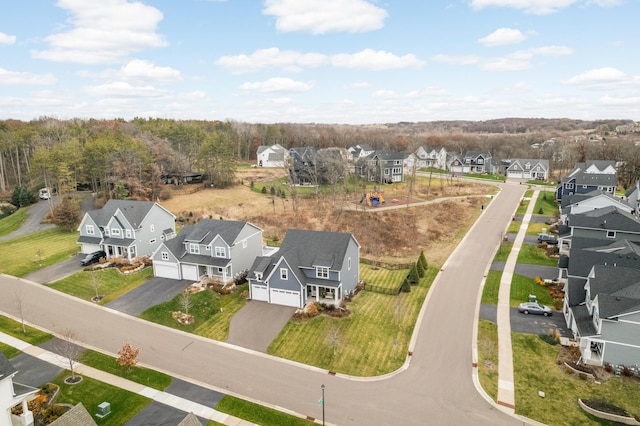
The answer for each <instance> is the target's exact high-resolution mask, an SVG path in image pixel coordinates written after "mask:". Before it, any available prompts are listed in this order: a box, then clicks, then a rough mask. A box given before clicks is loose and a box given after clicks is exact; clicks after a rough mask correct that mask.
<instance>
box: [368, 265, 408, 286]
mask: <svg viewBox="0 0 640 426" xmlns="http://www.w3.org/2000/svg"><path fill="white" fill-rule="evenodd" d="M408 274H409V269H394V270H391V269H384V268H380V267H377V266H373V265H367V264H365V263H361V264H360V280H362V281H364V282H365V283H367V284H368V285H372V286H375V287H379V288H381V289H384V290H390V291H391V290H393V289H397V288H399V287H400V285H401V284H402V282H403V281H404V279H405V278H406V276H407V275H408Z"/></svg>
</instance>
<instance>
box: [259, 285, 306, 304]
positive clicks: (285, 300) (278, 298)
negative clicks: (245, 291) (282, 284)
mask: <svg viewBox="0 0 640 426" xmlns="http://www.w3.org/2000/svg"><path fill="white" fill-rule="evenodd" d="M251 299H253V300H260V301H263V302H269V303H271V304H274V305H284V306H294V307H296V308H298V307H300V292H299V291H289V290H277V289H273V288H272V289H268V288H267V286H266V285H260V284H251Z"/></svg>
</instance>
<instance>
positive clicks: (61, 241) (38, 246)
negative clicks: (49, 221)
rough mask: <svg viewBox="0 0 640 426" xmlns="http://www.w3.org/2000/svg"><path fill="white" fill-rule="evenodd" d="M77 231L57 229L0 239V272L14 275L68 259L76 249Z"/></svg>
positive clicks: (23, 274) (18, 275)
mask: <svg viewBox="0 0 640 426" xmlns="http://www.w3.org/2000/svg"><path fill="white" fill-rule="evenodd" d="M77 240H78V234H77V233H76V232H64V231H61V230H59V229H57V228H53V229H46V230H44V231H39V232H34V233H32V234H28V235H24V236H22V237H17V238H12V239H10V240H7V241H2V242H0V253H2V256H0V272H3V273H5V274H8V275H14V276H16V277H24V276H25V275H27V274H29V273H31V272H34V271H37V270H38V269H42V268H44V267H45V266H49V265H53V264H54V263H58V262H61V261H63V260H66V259H68V258H69V257H70V256H71V255H73V254H75V253H77V252H78V243H77Z"/></svg>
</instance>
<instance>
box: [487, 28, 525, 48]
mask: <svg viewBox="0 0 640 426" xmlns="http://www.w3.org/2000/svg"><path fill="white" fill-rule="evenodd" d="M526 39H527V36H525V35H524V34H522V32H521V31H520V30H516V29H513V28H498V29H497V30H495V31H494V32H492V33H491V34H489V35H487V36H485V37H482V38H481V39H479V40H478V41H479V42H480V43H482V44H484V45H485V46H502V45H505V44H517V43H520V42H523V41H524V40H526Z"/></svg>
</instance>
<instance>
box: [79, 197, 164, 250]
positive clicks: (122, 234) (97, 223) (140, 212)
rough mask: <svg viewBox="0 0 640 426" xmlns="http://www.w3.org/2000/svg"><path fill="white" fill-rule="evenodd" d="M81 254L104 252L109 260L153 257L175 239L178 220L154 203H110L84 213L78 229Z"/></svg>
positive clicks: (112, 201) (118, 201)
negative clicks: (162, 245) (160, 248)
mask: <svg viewBox="0 0 640 426" xmlns="http://www.w3.org/2000/svg"><path fill="white" fill-rule="evenodd" d="M78 231H79V232H80V237H78V243H79V244H80V247H81V250H80V251H81V252H82V253H93V252H95V251H98V250H104V252H105V253H106V254H107V258H111V257H122V258H125V259H128V260H130V261H131V260H132V259H133V258H135V257H144V256H151V254H152V253H153V252H154V251H155V250H156V249H157V248H158V246H159V245H160V244H161V243H162V242H164V241H168V240H170V239H171V238H173V237H174V236H175V232H176V226H175V216H174V215H173V214H172V213H171V212H170V211H169V210H167V209H165V208H164V207H162V206H161V205H160V204H158V203H155V202H153V201H134V200H113V199H112V200H109V201H107V202H106V204H105V205H104V207H102V208H101V209H98V210H92V211H89V212H87V213H85V215H84V217H83V218H82V221H81V222H80V225H79V226H78Z"/></svg>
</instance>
